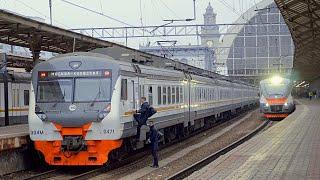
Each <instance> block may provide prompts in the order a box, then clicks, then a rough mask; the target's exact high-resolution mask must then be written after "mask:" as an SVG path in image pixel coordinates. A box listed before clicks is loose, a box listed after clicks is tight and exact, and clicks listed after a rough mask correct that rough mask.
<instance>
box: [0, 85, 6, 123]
mask: <svg viewBox="0 0 320 180" xmlns="http://www.w3.org/2000/svg"><path fill="white" fill-rule="evenodd" d="M4 124H5V123H4V93H3V83H0V126H3V125H4Z"/></svg>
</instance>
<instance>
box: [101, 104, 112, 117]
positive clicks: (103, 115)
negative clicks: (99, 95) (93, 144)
mask: <svg viewBox="0 0 320 180" xmlns="http://www.w3.org/2000/svg"><path fill="white" fill-rule="evenodd" d="M110 111H111V104H108V105H107V106H106V108H104V109H103V111H100V112H99V114H98V119H99V120H100V121H102V120H103V119H104V118H105V117H106V116H107V114H108V113H110Z"/></svg>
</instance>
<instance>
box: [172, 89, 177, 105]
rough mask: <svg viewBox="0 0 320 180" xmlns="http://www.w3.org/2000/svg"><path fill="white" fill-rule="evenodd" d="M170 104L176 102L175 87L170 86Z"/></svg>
mask: <svg viewBox="0 0 320 180" xmlns="http://www.w3.org/2000/svg"><path fill="white" fill-rule="evenodd" d="M171 90H172V104H175V103H176V87H174V86H173V87H172V89H171Z"/></svg>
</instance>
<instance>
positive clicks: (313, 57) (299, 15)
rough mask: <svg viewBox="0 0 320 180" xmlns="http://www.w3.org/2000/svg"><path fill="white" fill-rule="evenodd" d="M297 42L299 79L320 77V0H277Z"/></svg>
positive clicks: (294, 65)
mask: <svg viewBox="0 0 320 180" xmlns="http://www.w3.org/2000/svg"><path fill="white" fill-rule="evenodd" d="M275 2H276V4H277V5H278V7H279V9H280V11H281V13H282V15H283V17H284V19H285V21H286V23H287V25H288V27H289V29H290V32H291V34H292V38H293V41H294V44H295V55H294V61H293V68H294V70H295V72H296V73H297V75H298V76H299V79H302V80H308V81H313V80H314V79H317V78H319V77H320V73H319V72H320V0H275Z"/></svg>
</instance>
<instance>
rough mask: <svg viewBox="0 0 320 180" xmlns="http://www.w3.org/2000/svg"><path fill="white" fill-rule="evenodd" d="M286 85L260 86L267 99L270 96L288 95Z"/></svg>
mask: <svg viewBox="0 0 320 180" xmlns="http://www.w3.org/2000/svg"><path fill="white" fill-rule="evenodd" d="M287 86H288V85H287V84H278V85H271V84H265V85H263V86H262V90H263V92H264V94H265V95H267V96H268V97H272V96H286V95H287V93H288V88H287Z"/></svg>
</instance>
